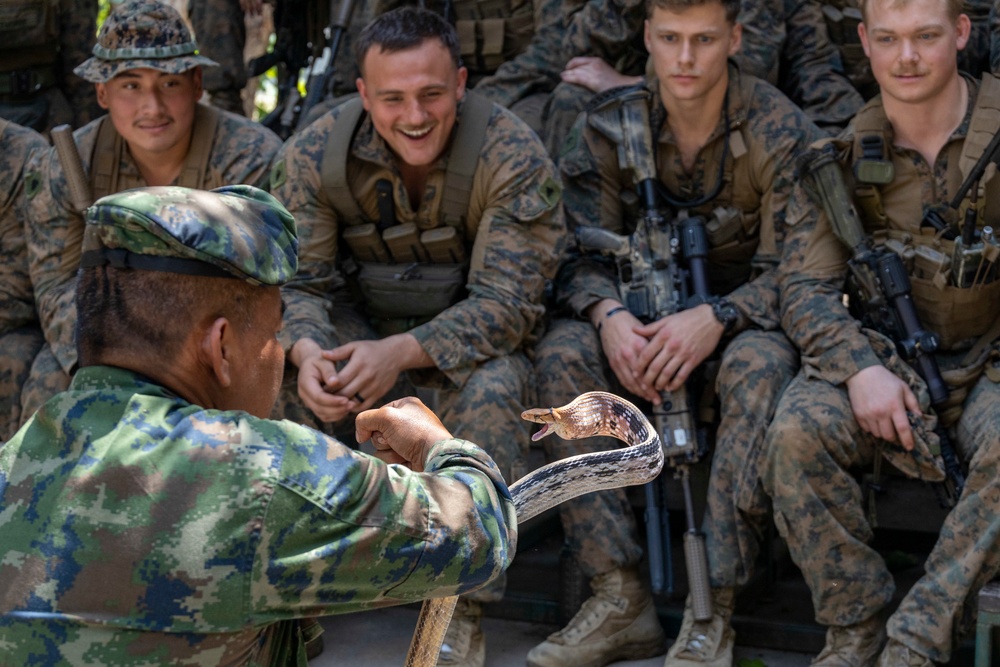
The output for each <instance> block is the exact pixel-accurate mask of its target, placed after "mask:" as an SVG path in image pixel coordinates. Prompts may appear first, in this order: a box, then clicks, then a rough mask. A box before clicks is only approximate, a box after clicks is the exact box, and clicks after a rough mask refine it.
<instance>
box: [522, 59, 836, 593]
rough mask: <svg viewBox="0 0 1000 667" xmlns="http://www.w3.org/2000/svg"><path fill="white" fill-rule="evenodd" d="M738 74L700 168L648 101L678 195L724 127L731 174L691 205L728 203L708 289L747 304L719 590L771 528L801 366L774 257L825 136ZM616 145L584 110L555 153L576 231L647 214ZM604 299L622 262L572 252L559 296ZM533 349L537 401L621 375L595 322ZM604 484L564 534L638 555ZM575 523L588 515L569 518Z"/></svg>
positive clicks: (714, 170)
mask: <svg viewBox="0 0 1000 667" xmlns="http://www.w3.org/2000/svg"><path fill="white" fill-rule="evenodd" d="M729 77H730V80H729V88H728V100H729V103H728V112H727V114H728V118H726V117H725V116H724V118H723V119H722V120H720V123H719V127H718V128H717V130H716V131H715V132H714V133H713V134H712V136H711V137H710V138H709V140H708V142H707V144H706V145H705V146H704V147H703V148H702V149H701V150H700V151H699V153H698V157H697V162H696V164H695V167H694V170H693V172H692V173H691V174H686V173H685V171H684V168H683V167H682V165H681V155H680V151H679V150H678V148H677V145H676V141H675V138H674V136H673V134H672V132H671V130H670V128H669V126H668V125H667V123H666V118H665V114H666V112H665V110H664V108H663V106H662V103H661V102H660V99H659V93H658V92H654V93H652V96H651V97H650V100H649V106H650V123H651V126H652V128H654V133H653V134H654V137H655V138H656V139H655V140H656V147H655V150H656V155H655V159H656V165H657V174H658V175H659V177H660V180H661V181H662V183H663V184H664V185H666V186H667V188H668V189H669V190H670V191H671V192H673V193H674V196H675V197H680V198H684V199H694V198H697V197H699V196H701V195H703V194H705V193H707V192H711V189H712V188H713V187H714V185H715V183H716V182H717V179H718V177H719V175H720V171H719V165H720V161H721V160H722V159H723V150H724V149H723V146H724V144H725V142H726V140H727V134H728V142H729V148H728V152H729V157H727V158H726V163H725V167H724V170H725V171H724V174H725V175H724V179H725V185H724V187H723V189H722V190H721V191H720V192H719V194H718V196H717V197H715V198H714V199H712V200H710V201H709V202H708V203H706V204H704V205H703V206H701V207H698V208H696V209H694V210H693V211H692V214H702V215H705V216H707V219H709V220H711V219H712V217H713V215H715V213H713V211H716V212H718V211H719V210H726V211H728V212H729V213H731V214H732V215H731V216H725V217H727V219H728V221H727V222H725V223H724V224H721V225H719V224H709V225H708V228H709V229H708V235H709V244H710V250H709V254H708V262H709V280H710V282H711V288H712V293H713V294H715V295H720V296H721V295H726V298H727V299H728V300H729V301H730V302H731V303H732V304H733V305H734V306H735V307H736V308H737V310H738V311H739V318H738V322H737V323H736V326H735V328H734V329H733V333H734V335H735V338H733V339H732V340H729V341H727V343H726V346H725V352H724V354H723V357H722V368H721V370H720V372H719V377H718V381H717V391H718V393H719V395H720V397H721V399H722V400H723V404H722V410H721V413H722V415H724V417H723V420H722V423H721V424H720V426H719V429H718V433H717V439H716V451H715V458H714V462H713V469H712V481H711V487H710V489H709V505H708V514H707V516H706V518H705V530H706V532H707V544H708V553H709V562H710V568H711V584H712V586H713V587H723V586H735V585H738V584H742V583H744V582H745V581H746V579H747V577H748V576H749V574H750V572H751V570H752V567H753V563H754V556H755V555H756V553H757V539H756V538H758V537H759V536H760V534H761V532H762V531H763V530H764V528H765V527H766V526H765V523H764V521H765V520H766V516H767V514H766V498H764V497H763V496H762V495H761V493H760V490H759V482H758V478H757V474H756V465H755V461H756V458H757V455H758V450H759V448H760V444H761V442H762V437H763V433H764V430H765V428H766V425H767V422H768V420H769V417H770V414H771V412H772V411H773V406H774V405H775V404H776V401H777V398H778V396H779V395H780V394H781V390H782V388H783V387H784V385H785V383H787V382H788V381H789V380H790V379H791V377H792V375H793V374H794V370H795V367H796V361H795V354H794V353H793V350H792V348H791V345H790V343H789V342H788V341H787V340H786V339H785V338H784V336H782V335H781V333H780V332H778V331H777V330H776V328H777V319H778V315H777V310H776V308H777V283H776V281H775V268H774V267H775V264H776V263H777V259H778V253H779V250H780V246H781V240H782V237H783V234H784V217H785V204H786V201H787V197H788V194H789V192H790V190H791V184H792V173H791V163H792V159H793V156H794V155H796V154H797V153H798V152H799V151H801V150H802V149H804V148H805V147H806V146H807V145H808V144H809V142H811V141H813V140H815V139H816V138H817V137H818V136H820V134H819V131H818V129H817V128H816V127H815V126H814V125H813V124H812V123H810V122H809V120H808V119H807V118H806V117H805V115H804V114H803V113H802V112H801V110H799V109H798V108H797V107H795V106H794V105H793V104H791V103H790V102H789V101H788V100H787V99H786V98H785V97H784V96H783V95H782V94H781V93H779V92H778V91H777V90H775V89H774V88H773V87H772V86H770V85H769V84H767V83H765V82H763V81H760V80H758V79H756V78H754V77H751V76H749V75H745V74H741V73H740V72H739V70H738V69H737V67H736V66H735V65H730V68H729ZM653 85H654V86H655V83H654V84H653ZM727 122H728V127H729V131H728V132H727V129H726V128H727ZM617 150H618V149H617V147H616V145H615V144H613V143H612V142H611V141H610V140H609V139H608V138H607V137H605V135H603V134H601V133H600V131H599V130H597V129H596V128H595V127H593V126H591V125H589V124H588V123H587V117H584V116H581V118H580V119H579V121H578V122H577V124H576V126H575V127H574V128H573V131H572V133H571V134H570V137H569V139H568V140H567V148H566V151H565V152H564V153H563V156H562V160H561V162H560V171H561V173H562V176H563V180H564V183H565V194H564V202H565V203H564V207H565V210H566V216H567V226H568V227H569V229H570V231H573V230H574V229H577V228H579V227H580V226H599V227H604V228H605V229H608V230H610V231H613V232H616V233H618V234H626V233H631V231H632V229H633V226H634V223H633V222H632V221H633V220H635V219H637V215H638V211H637V210H634V209H632V208H630V207H629V206H627V205H625V204H623V200H622V193H625V192H633V191H634V184H633V183H632V182H631V178H632V177H631V175H630V173H629V172H627V171H624V170H622V169H621V167H620V166H619V162H618V155H617ZM602 299H616V300H620V295H619V291H618V287H617V282H616V277H615V275H614V271H613V267H610V266H609V265H608V264H607V263H603V262H600V261H594V260H592V259H590V258H588V257H587V256H580V255H579V253H578V252H573V253H570V255H569V256H568V258H567V260H566V262H565V263H564V265H563V266H562V268H561V269H560V274H559V279H558V282H557V288H556V300H557V305H558V307H559V308H560V309H561V310H562V312H568V313H569V314H570V315H572V316H575V317H578V318H579V317H583V316H584V313H585V311H586V310H587V309H588V308H589V307H590V306H592V305H594V304H596V303H597V302H599V301H601V300H602ZM570 331H572V332H573V333H572V334H569V333H568V332H570ZM536 359H537V362H536V367H537V369H538V370H537V375H538V378H537V381H538V387H539V389H538V391H539V404H540V405H549V404H551V405H561V404H562V403H561V401H562V400H563V399H564V398H565V397H572V396H575V394H576V393H577V392H578V391H585V390H587V389H599V388H600V389H605V390H606V389H608V387H609V383H612V382H614V378H613V375H612V374H611V373H610V372H609V371H608V369H607V361H606V360H604V355H603V354H602V352H601V351H600V342H599V339H598V336H597V332H596V331H594V330H593V328H592V327H591V326H590V324H589V323H587V322H575V321H572V320H556V321H555V322H554V323H553V325H552V327H551V329H550V330H549V332H547V333H546V335H545V338H544V339H543V340H542V341H541V342H540V343H539V344H538V346H537V347H536ZM599 359H600V360H601V361H600V363H598V360H599ZM602 368H603V369H604V370H603V372H602V370H601V369H602ZM558 369H561V370H558ZM748 434H752V435H751V436H750V437H748ZM576 446H578V447H580V448H581V449H582V448H584V447H586V446H587V445H586V444H584V443H583V442H581V443H578V444H577V445H576ZM594 446H595V447H596V446H607V445H594ZM596 495H600V496H601V497H602V498H603V499H604V501H603V503H604V505H603V506H598V503H597V501H596V500H594V499H591V500H589V501H588V503H589V507H588V509H587V510H586V512H584V511H583V510H569V511H567V510H563V514H562V516H563V521H564V524H566V532H567V534H568V535H570V536H575V535H577V534H578V533H579V532H583V530H584V529H586V528H588V527H590V528H592V529H593V528H596V531H595V532H594V534H593V535H589V536H588V539H589V540H600V542H601V551H603V552H604V553H605V554H609V555H610V557H611V558H626V559H627V560H626V562H628V561H629V560H630V561H631V562H635V561H637V560H638V558H639V556H640V553H641V549H640V547H639V546H638V545H636V544H635V537H634V534H633V535H630V536H629V539H628V540H627V541H625V540H624V538H623V537H622V536H620V535H619V534H618V531H619V530H621V531H626V530H627V529H626V528H624V526H629V524H630V521H631V519H630V518H629V516H628V514H629V513H628V512H625V513H624V515H623V511H624V508H625V507H627V506H625V505H623V503H622V500H621V492H620V491H618V492H604V493H601V494H595V496H596ZM574 503H579V501H571V502H570V503H567V504H566V505H564V507H574V508H575V507H579V505H574ZM574 512H575V514H574ZM571 521H575V522H579V523H580V524H581V525H580V526H573V525H571V524H570V522H571ZM611 526H615V527H616V528H615V529H614V530H612V529H611V528H610V527H611ZM619 527H621V528H619ZM627 532H633V531H627ZM605 536H607V537H608V538H609V539H608V540H605ZM573 539H574V541H575V542H576V545H579V546H577V547H576V548H577V549H578V550H579V552H578V553H579V557H580V558H581V561H582V563H583V569H584V570H585V571H587V570H588V569H592V568H595V567H601V566H604V562H603V560H602V559H606V558H608V557H609V556H602V557H600V558H596V557H595V556H594V555H593V553H594V551H595V550H592V549H588V548H583V547H585V546H586V543H585V542H584V541H583V540H581V539H580V538H573ZM612 541H616V543H614V544H612ZM626 544H628V545H629V546H626ZM616 554H623V555H621V556H618V555H616Z"/></svg>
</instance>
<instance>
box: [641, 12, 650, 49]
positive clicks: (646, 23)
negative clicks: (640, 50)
mask: <svg viewBox="0 0 1000 667" xmlns="http://www.w3.org/2000/svg"><path fill="white" fill-rule="evenodd" d="M642 41H643V43H644V44H645V45H646V53H652V52H653V40H652V39H650V37H649V19H646V20H645V21H643V22H642Z"/></svg>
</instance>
